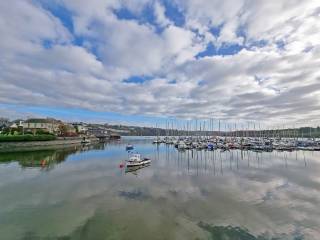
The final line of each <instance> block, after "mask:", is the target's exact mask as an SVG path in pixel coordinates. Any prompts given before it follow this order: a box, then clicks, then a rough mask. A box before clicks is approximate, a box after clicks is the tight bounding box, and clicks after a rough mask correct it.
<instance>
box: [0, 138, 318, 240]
mask: <svg viewBox="0 0 320 240" xmlns="http://www.w3.org/2000/svg"><path fill="white" fill-rule="evenodd" d="M128 142H130V143H132V144H134V146H135V150H136V151H139V152H140V153H141V154H143V156H146V157H150V158H151V159H152V163H151V165H150V166H148V167H146V168H143V169H138V170H137V171H133V172H126V171H125V169H121V168H119V165H120V163H121V162H122V161H123V160H124V159H126V158H127V156H128V153H127V152H126V151H125V145H126V144H127V143H128ZM0 239H4V240H11V239H19V240H20V239H50V240H51V239H64V240H66V239H90V240H94V239H138V240H143V239H148V240H149V239H237V240H238V239H239V240H242V239H246V240H247V239H248V240H251V239H252V240H257V239H259V240H266V239H295V240H298V239H315V240H318V239H320V152H302V151H297V152H272V153H255V152H245V151H243V152H241V151H238V150H234V151H231V152H220V150H217V151H214V152H209V151H193V152H192V151H185V152H178V151H177V150H176V149H174V147H172V146H166V145H160V146H158V147H157V146H156V145H152V144H151V140H150V139H145V138H144V139H141V138H125V139H122V140H121V142H115V143H108V144H106V145H96V146H90V147H83V148H71V149H67V150H56V151H38V152H28V153H10V154H4V153H0Z"/></svg>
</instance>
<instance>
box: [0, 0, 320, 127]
mask: <svg viewBox="0 0 320 240" xmlns="http://www.w3.org/2000/svg"><path fill="white" fill-rule="evenodd" d="M175 2H176V4H177V6H176V7H177V8H179V9H180V10H181V11H182V12H183V13H184V14H185V18H186V19H185V20H186V21H185V22H186V24H185V25H184V26H180V27H179V26H176V25H175V23H174V21H173V20H172V19H171V18H170V16H167V14H166V12H165V10H166V9H165V5H163V4H162V3H161V2H160V1H120V0H119V1H118V0H113V1H107V2H102V1H91V2H90V4H87V3H86V1H83V2H82V3H81V2H79V1H57V2H55V3H51V4H53V5H54V4H62V6H63V7H65V8H67V9H68V10H69V11H70V12H71V13H72V16H71V19H72V21H73V27H74V31H73V32H70V30H68V29H67V28H66V27H65V26H64V25H63V22H62V21H61V20H59V19H58V18H57V17H55V16H54V14H53V13H51V12H50V11H49V10H45V9H44V8H43V7H41V6H42V5H41V4H40V3H39V4H35V2H30V1H13V2H11V3H5V2H1V3H0V5H1V8H0V9H1V10H0V11H1V15H0V33H1V36H2V38H1V40H0V51H1V53H2V58H1V59H0V70H1V72H0V83H1V85H0V102H1V103H14V104H27V105H42V106H58V107H59V106H71V107H77V108H85V109H91V110H99V111H114V112H122V113H129V114H143V115H144V114H145V115H157V116H160V115H161V116H163V115H166V116H176V117H188V118H193V117H194V118H195V117H197V118H206V117H212V114H213V113H214V114H215V116H217V117H221V118H228V119H234V120H239V119H242V120H257V121H258V120H259V121H261V120H265V121H270V122H272V123H278V122H283V121H286V122H290V121H291V122H295V121H301V119H305V120H307V121H308V120H309V119H314V118H315V117H316V116H317V115H318V114H319V111H318V109H319V107H320V106H319V99H320V96H319V89H320V86H319V81H320V80H319V77H320V70H319V64H320V62H319V61H320V60H319V56H320V54H319V53H320V51H319V49H320V46H319V43H318V39H319V37H320V36H319V32H320V21H319V11H320V10H319V9H320V8H319V4H318V3H317V2H316V1H312V0H310V1H293V2H292V1H286V0H282V1H277V2H273V1H271V2H270V1H269V2H256V1H249V0H247V1H245V0H242V1H232V0H228V1H224V2H223V3H221V1H206V0H201V1H191V0H188V1H179V0H176V1H175ZM145 7H149V8H150V7H151V9H153V10H154V12H153V13H152V14H154V17H155V21H156V24H158V25H159V26H160V27H161V29H160V30H159V29H158V27H159V26H156V25H153V24H152V23H151V22H149V23H147V22H141V21H139V20H138V19H139V17H141V16H142V15H141V14H143V12H144V11H143V9H144V8H145ZM121 8H127V9H128V10H129V11H131V12H132V14H133V15H134V16H135V17H136V18H137V19H131V20H128V19H119V18H117V16H116V15H115V13H114V10H115V9H121ZM25 22H27V23H28V24H25ZM212 27H214V28H218V27H220V28H221V29H220V34H219V36H214V35H212V33H211V32H210V29H211V28H212ZM76 38H81V39H83V41H84V44H83V45H80V46H77V45H75V43H74V42H75V41H74V40H75V39H76ZM44 41H47V42H48V44H49V46H48V47H45V46H44V45H43V43H44ZM261 41H263V44H261V45H259V44H260V43H261ZM209 42H212V43H213V44H214V45H215V46H216V47H220V46H221V45H222V44H226V46H232V44H239V45H243V47H245V48H247V49H245V48H244V49H242V51H240V52H238V53H236V54H234V55H231V56H224V57H223V56H208V57H205V58H199V59H196V58H195V56H196V55H197V54H198V53H200V52H202V51H204V50H205V48H206V45H207V44H208V43H209ZM137 75H138V76H139V75H144V76H149V77H150V78H151V79H150V80H148V81H146V82H144V83H137V84H135V83H125V82H123V80H124V79H128V78H129V77H130V76H137Z"/></svg>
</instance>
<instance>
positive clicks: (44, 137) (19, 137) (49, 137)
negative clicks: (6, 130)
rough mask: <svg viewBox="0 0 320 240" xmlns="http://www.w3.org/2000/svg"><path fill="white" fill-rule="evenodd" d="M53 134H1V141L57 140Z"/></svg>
mask: <svg viewBox="0 0 320 240" xmlns="http://www.w3.org/2000/svg"><path fill="white" fill-rule="evenodd" d="M55 139H56V136H53V135H0V142H29V141H51V140H55Z"/></svg>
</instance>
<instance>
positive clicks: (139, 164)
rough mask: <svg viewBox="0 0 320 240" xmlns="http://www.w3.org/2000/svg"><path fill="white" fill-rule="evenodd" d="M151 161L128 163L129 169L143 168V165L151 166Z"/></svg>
mask: <svg viewBox="0 0 320 240" xmlns="http://www.w3.org/2000/svg"><path fill="white" fill-rule="evenodd" d="M150 163H151V160H150V159H148V160H142V161H141V162H128V163H127V167H137V166H143V165H147V164H150Z"/></svg>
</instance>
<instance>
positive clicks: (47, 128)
mask: <svg viewBox="0 0 320 240" xmlns="http://www.w3.org/2000/svg"><path fill="white" fill-rule="evenodd" d="M61 124H62V122H61V121H60V120H56V119H54V118H30V119H28V120H26V121H24V122H23V123H22V126H23V130H24V132H25V133H26V132H32V133H33V134H35V133H36V132H37V131H44V132H48V133H58V132H59V126H60V125H61Z"/></svg>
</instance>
